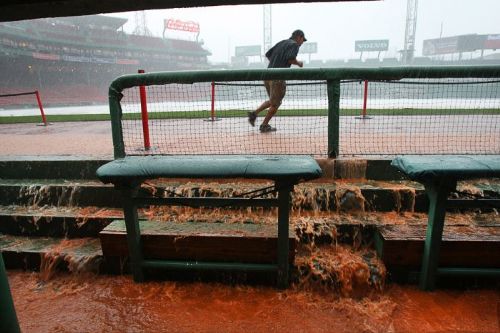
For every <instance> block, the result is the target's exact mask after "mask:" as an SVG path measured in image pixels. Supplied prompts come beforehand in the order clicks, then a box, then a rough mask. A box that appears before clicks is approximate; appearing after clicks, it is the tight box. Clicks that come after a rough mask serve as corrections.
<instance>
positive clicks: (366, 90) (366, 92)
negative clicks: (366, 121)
mask: <svg viewBox="0 0 500 333" xmlns="http://www.w3.org/2000/svg"><path fill="white" fill-rule="evenodd" d="M367 100H368V80H365V93H364V95H363V118H364V117H366V101H367Z"/></svg>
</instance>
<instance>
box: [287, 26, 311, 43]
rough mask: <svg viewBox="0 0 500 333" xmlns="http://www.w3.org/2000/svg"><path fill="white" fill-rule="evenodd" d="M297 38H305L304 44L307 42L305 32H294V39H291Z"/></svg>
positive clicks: (298, 30)
mask: <svg viewBox="0 0 500 333" xmlns="http://www.w3.org/2000/svg"><path fill="white" fill-rule="evenodd" d="M297 37H304V42H307V39H306V36H305V35H304V31H302V30H300V29H297V30H295V31H294V32H292V37H290V39H295V38H297Z"/></svg>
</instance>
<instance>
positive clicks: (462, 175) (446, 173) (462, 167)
mask: <svg viewBox="0 0 500 333" xmlns="http://www.w3.org/2000/svg"><path fill="white" fill-rule="evenodd" d="M391 165H392V166H394V167H396V168H397V169H399V170H400V171H402V172H403V173H405V174H406V175H408V177H410V179H411V180H415V181H418V182H428V181H433V180H435V179H437V178H450V179H455V180H459V179H472V178H491V177H500V156H498V155H433V156H400V157H397V158H396V159H394V160H393V161H392V162H391Z"/></svg>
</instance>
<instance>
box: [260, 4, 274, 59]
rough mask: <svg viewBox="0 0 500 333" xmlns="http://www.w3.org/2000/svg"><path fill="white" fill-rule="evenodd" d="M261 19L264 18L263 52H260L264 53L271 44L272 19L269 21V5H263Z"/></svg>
mask: <svg viewBox="0 0 500 333" xmlns="http://www.w3.org/2000/svg"><path fill="white" fill-rule="evenodd" d="M263 14H264V15H263V17H264V45H263V46H264V50H263V51H262V52H264V53H266V52H267V50H269V49H270V48H271V46H272V45H271V44H272V43H273V42H272V29H271V27H272V19H271V5H270V4H266V5H263Z"/></svg>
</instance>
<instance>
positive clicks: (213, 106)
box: [210, 81, 215, 121]
mask: <svg viewBox="0 0 500 333" xmlns="http://www.w3.org/2000/svg"><path fill="white" fill-rule="evenodd" d="M210 116H211V118H212V121H214V120H215V82H214V81H212V108H211V110H210Z"/></svg>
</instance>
